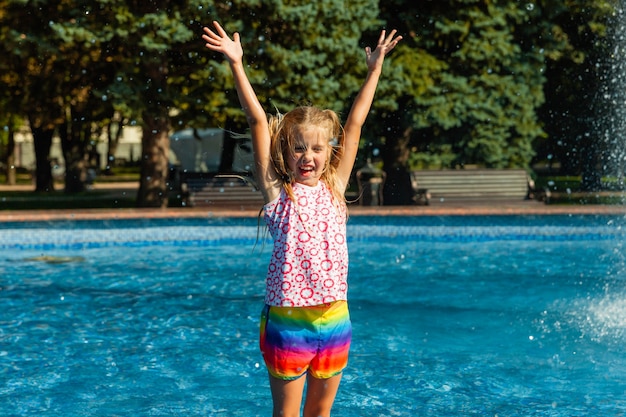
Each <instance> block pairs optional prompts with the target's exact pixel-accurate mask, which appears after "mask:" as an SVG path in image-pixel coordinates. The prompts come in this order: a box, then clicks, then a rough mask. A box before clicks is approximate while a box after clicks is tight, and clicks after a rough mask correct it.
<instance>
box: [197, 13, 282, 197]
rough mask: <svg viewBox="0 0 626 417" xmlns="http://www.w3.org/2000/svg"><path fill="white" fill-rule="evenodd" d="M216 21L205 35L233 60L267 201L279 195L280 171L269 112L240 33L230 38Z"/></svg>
mask: <svg viewBox="0 0 626 417" xmlns="http://www.w3.org/2000/svg"><path fill="white" fill-rule="evenodd" d="M213 25H214V26H215V32H214V31H212V30H211V29H209V28H208V27H205V28H204V35H202V39H204V41H205V42H206V47H207V48H209V49H211V50H212V51H216V52H221V53H223V54H224V56H225V57H226V59H227V60H228V63H229V64H230V69H231V71H232V73H233V77H234V79H235V87H236V89H237V96H238V97H239V103H240V104H241V107H242V108H243V111H244V113H245V114H246V119H247V120H248V125H249V126H250V133H251V135H252V147H253V152H254V162H255V168H256V179H257V184H258V185H259V188H260V189H261V192H262V193H263V196H264V197H265V202H269V201H271V200H272V199H274V198H275V196H276V195H277V192H276V191H275V189H276V183H277V175H276V171H275V169H274V166H273V165H272V162H271V158H270V133H269V127H268V122H267V115H266V114H265V110H263V107H262V106H261V103H259V100H258V98H257V96H256V93H255V92H254V89H253V88H252V85H251V84H250V80H249V79H248V76H247V75H246V72H245V69H244V66H243V48H242V46H241V41H240V37H239V33H237V32H235V33H234V34H233V39H230V37H229V36H228V34H227V33H226V31H225V30H224V28H222V26H221V25H220V24H219V23H218V22H213ZM275 194H276V195H275Z"/></svg>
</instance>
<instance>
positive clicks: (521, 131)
mask: <svg viewBox="0 0 626 417" xmlns="http://www.w3.org/2000/svg"><path fill="white" fill-rule="evenodd" d="M399 10H402V13H399V12H398V11H399ZM528 13H529V11H528V10H527V9H526V8H524V7H522V6H521V5H519V4H518V2H516V1H503V2H492V1H477V0H462V1H437V2H434V1H432V2H426V3H424V2H420V3H419V4H415V3H409V2H406V1H400V0H397V1H391V2H384V3H383V2H381V16H382V17H383V18H384V19H385V20H386V21H387V25H388V26H389V27H398V28H400V29H401V30H402V32H403V33H406V34H407V35H408V36H407V37H406V38H407V39H406V43H405V46H404V47H403V48H401V49H399V50H398V54H399V55H400V56H399V57H397V58H396V62H397V63H398V64H400V65H402V68H403V72H404V75H405V76H406V77H407V80H408V82H407V84H406V85H405V86H404V87H403V88H402V89H400V90H399V96H396V97H397V99H396V101H397V102H399V103H402V105H403V108H401V109H400V111H398V112H395V113H392V114H381V119H382V120H381V121H380V123H379V125H381V126H384V127H385V129H386V131H387V132H389V133H391V134H390V135H386V136H384V137H383V142H384V145H385V147H384V152H383V160H384V165H385V169H386V170H387V171H388V184H389V187H387V189H386V192H385V201H386V202H389V203H390V204H407V203H410V199H411V195H410V189H409V186H410V184H409V179H408V170H409V169H415V168H420V167H440V168H455V167H464V166H467V165H481V166H485V167H489V168H507V167H527V166H528V163H529V162H530V160H531V158H532V156H533V149H532V142H533V140H535V139H536V138H537V137H540V136H542V135H543V131H542V129H541V125H540V123H539V121H538V119H537V117H536V113H535V110H536V109H537V108H538V107H539V106H540V105H541V104H542V103H543V99H544V98H543V91H542V88H541V87H542V84H543V82H544V77H543V71H542V67H543V56H542V54H541V52H540V51H538V50H535V49H533V48H526V47H524V45H522V44H521V42H520V39H519V38H518V37H517V33H516V31H517V28H519V27H520V26H523V25H525V24H527V22H528V19H529V15H528ZM390 115H391V117H389V116H390ZM386 121H387V122H386ZM398 122H400V126H398ZM393 125H396V126H397V127H396V128H393ZM407 194H408V195H407Z"/></svg>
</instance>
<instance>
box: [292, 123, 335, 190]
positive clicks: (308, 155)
mask: <svg viewBox="0 0 626 417" xmlns="http://www.w3.org/2000/svg"><path fill="white" fill-rule="evenodd" d="M326 136H327V135H326V132H325V130H322V129H308V130H305V131H301V132H300V134H299V137H298V138H297V139H296V143H295V148H294V150H293V152H292V153H290V154H289V155H288V157H287V165H288V167H289V170H290V171H291V172H292V173H293V178H294V180H295V181H296V182H297V183H300V184H304V185H308V186H310V187H314V186H316V185H317V183H318V181H319V180H320V177H321V176H322V173H323V172H324V170H325V169H326V166H327V164H328V158H329V146H330V145H329V144H328V138H327V137H326Z"/></svg>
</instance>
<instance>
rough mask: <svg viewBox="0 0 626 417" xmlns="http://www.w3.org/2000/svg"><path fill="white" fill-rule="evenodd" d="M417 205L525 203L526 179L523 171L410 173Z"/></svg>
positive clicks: (422, 171)
mask: <svg viewBox="0 0 626 417" xmlns="http://www.w3.org/2000/svg"><path fill="white" fill-rule="evenodd" d="M411 182H412V185H413V189H414V190H415V201H416V203H417V204H423V205H428V204H429V202H430V201H431V200H432V201H438V202H445V201H460V200H463V201H468V200H477V201H483V202H484V201H492V200H524V199H526V198H528V195H529V190H530V188H529V185H530V183H529V177H528V173H527V172H526V171H525V170H523V169H456V170H452V169H451V170H420V171H413V172H411Z"/></svg>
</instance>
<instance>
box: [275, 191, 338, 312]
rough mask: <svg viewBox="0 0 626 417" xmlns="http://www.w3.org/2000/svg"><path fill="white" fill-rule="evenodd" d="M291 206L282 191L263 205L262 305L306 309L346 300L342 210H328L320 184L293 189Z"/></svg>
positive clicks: (329, 201) (330, 203)
mask: <svg viewBox="0 0 626 417" xmlns="http://www.w3.org/2000/svg"><path fill="white" fill-rule="evenodd" d="M293 192H294V196H295V201H297V203H296V204H294V203H293V202H292V201H291V200H290V199H289V197H288V195H287V193H286V192H285V190H282V191H281V193H280V196H279V197H278V198H277V199H276V200H274V201H272V202H270V203H268V204H266V205H265V222H266V224H267V225H268V228H269V231H270V234H271V235H272V238H273V239H274V249H273V252H272V258H271V260H270V264H269V267H268V270H267V279H266V293H265V303H266V304H268V305H271V306H282V307H288V306H295V307H306V306H314V305H320V304H326V303H331V302H333V301H337V300H346V299H347V291H348V284H347V278H348V248H347V244H346V207H345V204H341V205H340V206H339V207H337V206H336V205H334V204H333V200H332V195H331V193H330V190H329V189H328V187H327V186H326V184H324V183H323V182H319V183H318V185H317V186H315V187H310V186H306V185H302V184H297V183H296V184H294V185H293Z"/></svg>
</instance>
